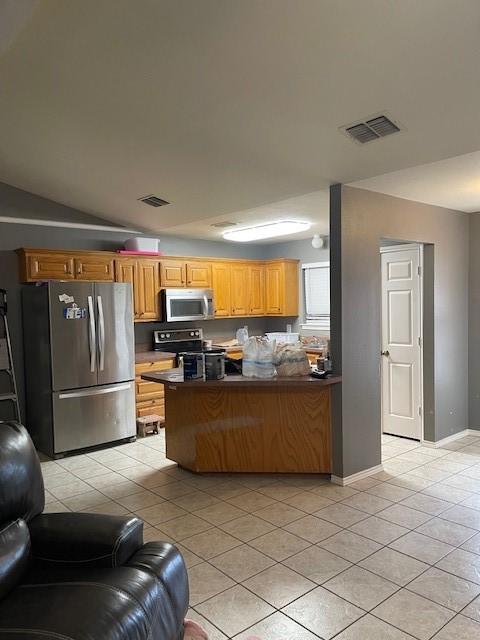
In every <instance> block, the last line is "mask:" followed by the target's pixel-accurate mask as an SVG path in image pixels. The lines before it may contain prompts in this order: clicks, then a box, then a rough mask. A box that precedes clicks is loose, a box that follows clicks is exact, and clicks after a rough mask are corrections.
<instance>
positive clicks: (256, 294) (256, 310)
mask: <svg viewBox="0 0 480 640" xmlns="http://www.w3.org/2000/svg"><path fill="white" fill-rule="evenodd" d="M249 289H250V309H249V311H250V315H253V316H263V315H264V314H265V267H264V266H263V264H254V265H250V267H249Z"/></svg>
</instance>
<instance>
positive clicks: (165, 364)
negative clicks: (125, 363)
mask: <svg viewBox="0 0 480 640" xmlns="http://www.w3.org/2000/svg"><path fill="white" fill-rule="evenodd" d="M174 366H175V361H174V360H173V359H172V360H159V361H158V362H138V363H137V364H136V365H135V375H136V376H141V375H142V374H144V373H150V372H152V371H164V370H165V369H173V367H174ZM152 384H156V383H152Z"/></svg>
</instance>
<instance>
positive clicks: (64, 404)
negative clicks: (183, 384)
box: [22, 282, 136, 457]
mask: <svg viewBox="0 0 480 640" xmlns="http://www.w3.org/2000/svg"><path fill="white" fill-rule="evenodd" d="M22 302H23V335H24V351H25V382H26V405H27V420H26V426H27V428H28V430H29V431H30V433H31V435H32V438H33V440H34V442H35V444H36V446H37V448H38V449H40V451H43V452H44V453H46V454H47V455H50V456H53V457H60V456H62V455H64V454H65V453H67V452H71V451H76V450H79V449H84V448H87V447H94V446H97V445H101V444H105V443H109V442H114V441H118V440H123V439H126V438H133V437H134V436H135V434H136V427H135V387H134V377H135V372H134V331H133V310H132V289H131V285H130V284H120V283H115V284H113V283H100V282H91V283H90V282H49V283H47V284H44V285H41V286H25V287H24V288H23V300H22Z"/></svg>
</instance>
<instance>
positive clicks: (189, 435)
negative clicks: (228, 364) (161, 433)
mask: <svg viewBox="0 0 480 640" xmlns="http://www.w3.org/2000/svg"><path fill="white" fill-rule="evenodd" d="M142 378H143V379H144V380H147V381H149V382H157V383H160V384H163V385H164V388H165V410H166V415H165V417H166V428H165V429H166V433H165V437H166V445H167V452H166V453H167V457H168V458H169V459H170V460H174V461H175V462H177V463H178V464H179V465H180V466H182V467H184V468H186V469H190V470H191V471H197V472H266V473H331V471H332V467H331V421H330V405H331V399H330V395H331V388H332V385H335V384H339V383H340V382H341V378H340V377H339V376H334V377H331V378H328V379H326V380H319V379H315V378H312V377H310V376H300V377H291V378H289V377H277V378H271V379H257V378H245V377H243V376H241V375H230V376H226V377H225V378H223V379H222V380H209V381H205V382H204V381H201V380H188V381H183V375H182V371H181V369H171V370H169V371H158V372H151V373H145V374H144V375H142Z"/></svg>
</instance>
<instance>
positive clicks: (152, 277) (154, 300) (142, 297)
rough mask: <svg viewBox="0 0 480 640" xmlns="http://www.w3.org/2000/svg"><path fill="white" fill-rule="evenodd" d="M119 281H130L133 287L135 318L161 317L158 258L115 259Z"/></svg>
mask: <svg viewBox="0 0 480 640" xmlns="http://www.w3.org/2000/svg"><path fill="white" fill-rule="evenodd" d="M115 279H116V281H117V282H130V283H131V284H132V287H133V308H134V317H135V320H144V321H151V320H159V319H160V300H159V294H160V277H159V262H158V260H147V259H143V258H142V259H140V260H137V259H135V258H122V259H121V260H116V261H115Z"/></svg>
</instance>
